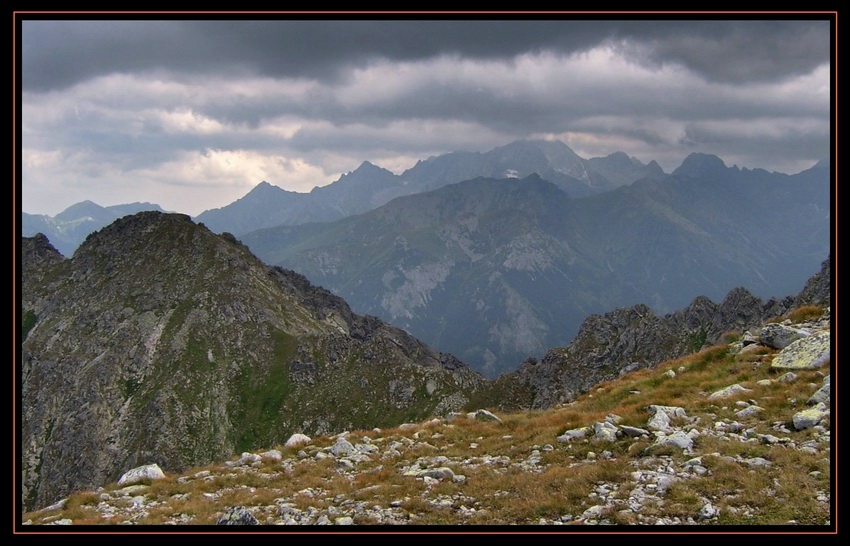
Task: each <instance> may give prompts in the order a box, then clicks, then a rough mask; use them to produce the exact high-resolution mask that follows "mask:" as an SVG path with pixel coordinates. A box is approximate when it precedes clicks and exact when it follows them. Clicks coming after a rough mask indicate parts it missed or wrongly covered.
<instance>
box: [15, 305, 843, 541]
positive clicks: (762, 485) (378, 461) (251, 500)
mask: <svg viewBox="0 0 850 546" xmlns="http://www.w3.org/2000/svg"><path fill="white" fill-rule="evenodd" d="M810 312H811V313H813V312H814V311H810ZM773 354H775V351H773V350H770V349H766V348H761V349H758V350H756V351H754V352H751V353H747V354H745V355H735V354H731V353H730V351H729V348H728V347H727V346H726V345H719V346H715V347H709V348H707V349H704V350H702V351H700V352H699V353H696V354H694V355H689V356H687V357H683V358H679V359H676V360H673V361H669V362H666V363H663V364H662V365H660V366H658V367H656V368H655V369H644V370H639V371H636V372H634V373H631V374H628V375H626V376H624V377H621V378H618V379H615V380H612V381H607V382H605V383H602V384H600V385H598V386H596V387H595V388H594V389H592V390H591V391H590V392H588V393H586V394H584V395H582V396H579V397H578V398H577V399H576V400H575V401H574V402H572V403H570V404H566V405H563V406H561V407H558V408H554V409H550V410H546V411H529V412H516V413H502V412H498V411H494V413H497V415H499V417H500V418H501V419H502V422H501V423H498V422H487V421H479V420H475V419H468V418H460V419H457V420H454V421H452V422H450V423H441V424H432V423H426V424H421V425H419V426H417V427H414V428H403V429H399V428H396V429H387V430H383V431H381V432H380V433H374V432H372V431H353V432H352V433H351V435H350V436H349V441H351V442H352V443H359V442H360V441H361V439H362V437H363V436H369V437H371V438H373V439H376V440H377V441H378V443H377V445H379V446H380V447H381V451H384V450H385V449H386V448H387V447H388V446H389V445H390V444H392V443H393V442H400V443H402V444H403V445H404V447H402V448H401V449H400V451H401V453H400V454H399V455H397V456H393V457H388V458H381V457H380V456H377V457H373V458H372V460H370V461H367V462H361V463H358V464H357V466H356V472H354V473H349V472H344V471H341V470H340V469H339V468H337V465H336V461H335V460H334V459H332V458H327V459H324V460H315V459H314V455H315V454H316V453H318V452H319V450H320V449H321V448H324V447H328V446H330V445H332V444H333V442H334V439H332V438H330V437H325V436H322V437H317V438H314V439H313V442H312V443H311V444H310V445H308V446H298V447H295V448H285V447H282V446H277V449H279V450H280V451H281V452H282V453H283V456H284V458H288V459H290V460H289V462H288V463H287V465H286V466H284V465H281V464H280V463H276V462H272V461H264V462H263V464H262V465H260V467H259V468H256V469H254V468H251V469H245V468H226V467H224V466H222V465H208V466H204V467H198V468H193V469H191V470H189V471H187V472H185V473H184V475H185V476H190V477H191V476H194V475H195V474H196V473H197V472H199V471H201V470H207V471H209V472H210V473H211V476H212V477H211V479H208V480H204V479H198V478H192V479H189V480H188V481H186V482H185V483H178V480H177V476H176V475H172V474H169V475H168V477H167V478H166V479H164V480H159V481H156V482H153V483H151V484H150V486H149V487H148V488H147V489H146V490H145V491H143V492H142V493H140V494H144V495H146V496H147V497H148V498H154V499H158V500H159V501H160V503H161V504H159V505H157V506H156V507H154V508H152V509H150V510H148V514H147V516H146V517H144V518H143V519H139V520H138V521H137V522H138V523H141V524H156V523H162V522H164V521H168V520H169V519H185V518H184V517H181V515H185V516H187V517H189V518H191V523H193V524H211V523H214V522H215V520H216V518H217V517H218V515H219V514H220V513H221V512H223V510H224V509H226V508H227V507H229V506H235V505H241V506H246V507H249V508H250V509H251V510H252V511H254V512H255V513H256V514H257V518H258V519H259V520H260V521H261V522H263V523H265V522H266V521H268V520H269V518H272V519H274V518H276V517H277V515H278V511H279V510H278V508H277V506H278V504H280V503H282V502H286V503H289V504H291V505H292V506H294V507H295V508H296V509H299V510H304V511H306V510H308V509H311V508H312V509H315V510H320V511H321V510H328V509H329V508H335V509H336V508H337V507H338V506H339V499H345V500H348V501H351V502H365V503H367V504H368V505H369V506H371V505H377V506H380V507H384V508H387V507H389V506H390V504H391V503H393V502H401V506H400V510H404V511H406V512H409V513H410V514H411V518H412V519H411V520H410V521H409V523H412V524H422V525H446V524H458V523H464V524H470V525H477V524H486V525H494V524H496V525H498V524H535V523H537V521H538V520H539V519H540V518H545V519H547V520H557V519H559V518H560V517H561V516H564V515H570V516H572V517H578V516H580V515H581V514H582V513H583V512H584V511H585V510H586V509H587V508H589V507H590V506H593V505H594V504H595V501H594V497H592V496H591V494H592V493H593V491H594V489H596V487H598V485H599V484H602V483H606V484H616V485H619V486H620V489H619V490H618V492H617V493H616V494H615V496H616V497H617V498H619V499H621V500H623V499H626V498H627V497H628V492H629V491H630V490H631V489H632V488H633V487H634V484H633V483H632V478H631V472H632V471H633V470H635V469H636V468H641V466H640V465H641V464H650V463H645V460H646V459H645V458H646V456H647V455H648V454H649V453H652V454H653V455H655V456H656V457H664V458H665V460H667V461H668V463H669V464H674V465H680V466H681V465H682V463H683V462H684V461H685V460H687V459H688V458H691V457H693V456H695V455H701V456H702V458H703V463H702V464H703V465H704V466H705V467H706V468H707V469H708V471H709V473H708V474H707V475H705V476H702V477H700V478H698V479H685V480H680V481H676V482H675V483H674V484H673V485H672V486H671V487H670V489H669V490H668V491H667V493H666V495H665V496H664V497H663V498H662V500H659V501H649V502H648V503H647V504H646V505H645V506H644V507H643V509H642V511H641V514H642V515H641V516H640V517H639V516H637V515H636V514H634V513H630V512H628V511H620V508H619V507H616V508H615V509H613V510H611V511H609V512H607V513H606V514H605V515H603V517H607V518H608V519H609V520H610V521H611V522H614V523H618V524H636V523H641V522H645V521H646V519H645V518H646V517H650V516H658V517H661V516H663V517H679V518H681V519H683V520H685V519H687V518H694V519H696V517H697V514H698V513H699V510H700V508H701V507H702V505H703V503H704V501H705V499H708V500H709V501H710V502H712V503H713V504H714V505H715V506H718V507H719V508H720V509H721V516H720V517H719V518H718V519H717V520H714V521H715V522H716V523H721V524H730V525H761V524H783V523H785V522H787V521H788V520H792V519H793V520H796V521H797V522H798V523H802V524H805V523H812V524H823V523H824V522H825V521H827V520H829V518H830V514H829V505H828V503H824V502H822V501H819V500H817V497H818V496H819V495H823V494H824V492H828V491H829V489H830V481H831V473H830V464H829V457H830V453H829V451H828V446H825V445H823V442H822V441H820V443H817V446H818V447H817V450H816V451H815V452H814V453H807V452H805V451H800V450H799V449H795V448H792V447H789V446H787V445H783V444H771V445H769V444H766V443H762V442H760V441H742V440H741V439H738V438H735V439H729V437H728V436H727V438H726V439H722V438H718V437H714V436H712V435H710V434H702V435H700V436H697V438H696V439H695V448H694V451H695V453H693V454H685V453H683V452H682V450H680V449H677V448H669V447H664V448H653V447H652V442H653V439H652V437H651V436H650V438H648V439H621V440H618V441H616V442H614V443H607V442H599V441H596V440H594V439H593V438H592V433H591V434H590V435H589V436H588V437H587V438H585V439H580V440H574V441H571V442H568V443H558V442H557V441H556V438H557V436H559V435H561V434H563V433H564V432H565V431H566V430H569V429H574V428H579V427H585V426H587V427H592V426H593V424H594V423H595V422H597V421H603V420H605V418H606V416H608V415H609V414H616V415H618V416H620V417H621V418H622V421H621V424H628V425H632V426H637V427H642V428H646V423H647V420H648V419H649V418H650V414H649V412H648V411H647V407H648V406H649V405H651V404H658V405H668V406H681V407H684V408H685V409H686V412H687V415H688V416H689V417H693V418H697V419H698V421H697V425H698V426H699V427H700V428H702V429H711V428H712V426H713V423H714V422H717V421H722V420H724V419H729V420H737V421H740V422H741V423H743V424H744V426H745V427H748V428H753V429H754V432H755V433H756V434H772V435H775V436H778V437H786V436H787V437H792V438H793V441H794V442H795V443H796V444H798V445H799V444H801V443H803V442H806V441H809V440H816V439H818V438H819V434H818V432H817V431H814V430H804V431H793V427H792V426H791V420H792V418H793V415H794V414H795V413H796V412H797V411H800V410H801V409H804V408H806V407H807V406H806V405H805V401H806V400H807V399H808V398H809V397H810V396H811V394H812V393H814V391H815V390H817V388H819V387H820V386H821V385H822V383H823V375H824V374H825V372H822V371H812V370H803V371H799V372H795V373H796V374H797V379H796V380H795V381H794V382H792V383H781V382H778V381H776V379H777V377H778V376H779V375H780V374H779V372H776V371H773V370H771V369H770V368H769V364H768V362H767V361H768V360H769V359H770V358H771V357H772V355H773ZM669 370H673V371H674V372H675V377H672V378H671V377H668V376H667V375H665V374H666V372H667V371H669ZM761 379H771V380H772V382H771V383H770V384H769V385H758V384H757V381H759V380H761ZM734 383H739V384H741V385H742V386H744V387H746V388H748V389H751V391H749V392H745V393H740V394H737V395H735V396H731V397H728V398H724V399H719V400H709V399H708V396H709V395H710V394H711V393H712V392H714V391H716V390H720V389H722V388H725V387H728V386H729V385H732V384H734ZM749 400H754V401H755V402H756V403H757V404H758V405H759V406H760V407H762V408H764V410H763V411H762V412H761V413H759V414H758V415H756V416H754V417H749V418H737V417H736V416H735V412H737V411H738V410H739V409H740V408H741V406H739V405H738V404H736V402H740V401H749ZM491 411H493V410H491ZM776 423H779V424H784V425H785V426H786V427H788V428H789V429H791V430H792V432H790V433H783V432H779V431H777V430H776V428H775V424H776ZM676 424H679V425H686V424H688V422H686V421H678V422H676ZM822 424H823V425H824V426H827V427H828V426H829V419H827V420H826V421H824V423H822ZM413 439H416V441H415V442H412V441H411V440H413ZM423 442H427V443H428V444H429V445H430V446H425V445H423ZM473 443H474V444H477V447H475V448H471V447H470V445H471V444H473ZM411 444H413V447H410V445H411ZM546 444H550V445H552V446H553V449H551V450H548V451H547V450H545V449H543V446H545V445H546ZM533 449H540V460H541V465H540V466H539V467H537V471H529V470H526V469H523V468H520V467H518V465H519V464H520V463H521V462H522V461H525V460H526V459H527V458H528V457H529V456H530V455H531V452H532V450H533ZM547 449H548V448H547ZM300 450H304V451H305V452H306V453H307V454H308V457H307V458H304V459H297V458H296V453H297V452H298V451H300ZM605 450H607V451H610V452H611V456H612V459H602V458H599V459H598V460H596V461H588V460H587V455H588V453H589V452H590V451H593V452H595V453H596V454H597V455H599V454H601V453H602V452H603V451H605ZM258 451H259V450H258ZM715 452H716V453H719V454H721V455H723V456H727V457H733V458H740V459H749V458H753V457H762V458H764V459H766V460H767V461H769V462H770V463H771V465H770V466H768V467H765V468H758V469H751V468H750V467H748V466H747V465H746V464H745V463H744V462H741V461H738V460H736V461H734V462H729V461H726V460H723V459H721V458H720V457H716V456H713V455H711V453H715ZM503 455H507V456H508V457H509V458H510V464H507V465H506V464H489V465H488V464H476V465H468V464H464V463H463V461H465V460H469V459H474V460H475V461H477V462H480V461H481V458H482V457H485V456H491V457H498V456H503ZM436 456H444V457H448V459H449V462H447V463H444V465H445V466H448V467H449V468H451V469H452V470H453V471H454V472H455V473H456V474H463V475H465V476H466V480H465V481H462V482H460V483H455V482H452V481H450V480H446V481H442V482H438V483H433V482H429V483H426V481H425V480H422V479H417V478H415V477H413V476H404V475H403V472H402V471H403V469H404V468H405V467H408V466H410V465H411V464H413V463H414V462H415V461H416V460H417V458H419V457H426V458H431V457H436ZM665 464H666V463H665ZM116 489H118V488H117V487H116V486H115V485H110V486H108V487H106V488H105V490H106V491H108V492H110V491H115V490H116ZM308 489H309V490H312V491H313V492H314V494H313V495H312V496H311V495H308V494H306V493H300V492H302V491H305V490H308ZM209 495H214V496H215V497H216V498H210V497H209ZM437 499H441V500H445V499H452V500H453V501H452V506H450V507H448V506H443V505H441V506H437V505H435V504H434V502H433V501H435V500H437ZM469 499H471V500H469ZM98 502H99V494H97V493H93V492H81V493H76V494H74V495H71V496H70V497H69V499H68V503H67V505H66V507H65V509H64V510H62V511H60V512H56V511H53V512H47V511H41V512H33V513H31V514H24V520H26V519H32V520H33V522H36V523H38V522H40V521H42V520H43V519H44V518H45V517H48V518H49V517H51V516H59V517H63V518H71V519H73V521H74V523H75V524H78V523H118V522H119V521H120V520H121V519H122V517H124V518H126V516H121V517H116V518H112V519H111V520H103V519H102V518H100V516H99V514H97V512H96V511H95V510H94V508H95V506H97V504H98ZM110 502H112V503H113V504H114V505H119V504H121V503H124V504H127V503H129V500H123V501H122V500H118V499H113V500H112V501H110ZM461 504H462V505H464V506H465V507H466V508H467V509H469V508H474V511H469V512H466V514H467V515H466V516H461V515H459V512H460V510H459V506H460V505H461ZM621 506H622V505H621ZM331 519H333V518H331ZM355 522H356V523H358V524H372V523H376V522H377V520H375V519H374V518H372V517H371V516H363V515H355Z"/></svg>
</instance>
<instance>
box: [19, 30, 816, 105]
mask: <svg viewBox="0 0 850 546" xmlns="http://www.w3.org/2000/svg"><path fill="white" fill-rule="evenodd" d="M828 29H829V23H828V22H827V21H747V22H736V21H688V22H682V21H612V20H608V21H562V20H546V21H522V20H516V21H428V20H415V21H353V20H352V21H167V20H166V21H35V20H28V21H24V22H23V37H22V38H23V52H22V55H23V65H24V67H25V68H24V71H23V86H24V89H26V90H32V91H48V90H51V89H62V88H65V87H68V86H71V85H74V84H75V83H79V82H80V81H83V80H85V79H88V78H92V77H96V76H99V75H105V74H110V73H116V72H118V73H128V72H139V71H141V72H144V71H152V70H168V71H174V72H181V73H184V74H214V73H219V72H225V73H230V74H233V75H239V74H257V75H264V76H269V77H286V78H311V79H318V80H322V81H334V80H335V79H337V78H339V77H340V76H341V75H343V74H344V73H345V71H347V70H349V69H351V68H354V67H362V66H366V65H368V64H369V63H370V62H374V61H377V60H388V61H417V60H423V59H429V58H433V57H438V56H441V55H457V56H460V57H466V58H473V59H483V60H487V59H511V58H513V57H514V56H516V55H520V54H523V53H529V52H531V53H536V52H541V51H552V52H556V53H559V54H563V55H570V54H573V53H576V52H583V51H587V50H589V49H591V48H593V47H596V46H598V45H600V44H603V43H611V44H612V45H614V46H616V47H619V48H621V49H622V50H623V51H624V52H625V53H627V54H628V55H629V56H630V57H631V58H633V59H634V60H635V61H637V62H642V63H648V64H656V65H663V64H665V63H680V64H682V65H684V66H686V67H688V68H689V69H691V70H693V71H695V72H697V73H700V74H702V75H703V76H704V77H705V78H706V79H709V80H713V81H730V82H744V81H770V80H776V79H782V78H785V77H789V76H794V75H798V74H804V73H807V72H809V71H811V70H812V69H813V68H814V67H816V66H817V65H819V64H821V63H824V62H827V61H828V60H829V54H830V51H829V43H828V41H825V40H824V39H823V36H824V33H826V32H828Z"/></svg>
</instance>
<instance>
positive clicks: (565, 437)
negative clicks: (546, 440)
mask: <svg viewBox="0 0 850 546" xmlns="http://www.w3.org/2000/svg"><path fill="white" fill-rule="evenodd" d="M589 432H590V427H581V428H574V429H570V430H568V431H566V432H565V433H563V434H561V435H560V436H558V437H557V438H555V439H556V440H558V441H559V442H569V441H570V440H579V439H581V438H584V437H585V436H587V434H588V433H589Z"/></svg>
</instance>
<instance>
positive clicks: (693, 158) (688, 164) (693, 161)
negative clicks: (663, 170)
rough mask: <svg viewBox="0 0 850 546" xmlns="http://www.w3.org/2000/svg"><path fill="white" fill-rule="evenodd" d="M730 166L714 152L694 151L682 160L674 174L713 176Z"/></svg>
mask: <svg viewBox="0 0 850 546" xmlns="http://www.w3.org/2000/svg"><path fill="white" fill-rule="evenodd" d="M728 168H729V167H727V166H726V164H725V163H724V162H723V160H722V159H720V158H719V157H717V156H716V155H712V154H703V153H699V152H694V153H692V154H691V155H689V156H688V157H686V158H685V160H684V161H683V162H682V164H681V165H680V166H679V168H678V169H676V170H675V171H673V175H674V176H688V177H699V176H711V175H715V174H722V173H724V172H726V170H727V169H728Z"/></svg>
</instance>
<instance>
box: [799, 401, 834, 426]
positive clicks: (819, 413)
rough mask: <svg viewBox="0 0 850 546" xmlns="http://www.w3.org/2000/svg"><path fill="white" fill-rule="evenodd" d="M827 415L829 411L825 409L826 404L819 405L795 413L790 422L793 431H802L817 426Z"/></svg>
mask: <svg viewBox="0 0 850 546" xmlns="http://www.w3.org/2000/svg"><path fill="white" fill-rule="evenodd" d="M827 415H829V410H828V409H827V407H826V404H824V403H820V404H818V405H816V406H815V407H813V408H809V409H806V410H803V411H801V412H798V413H795V414H794V417H792V419H791V420H792V422H793V423H794V428H795V429H797V430H804V429H807V428H812V427H813V426H815V425H817V424H818V423H820V422H821V421H822V420H823V418H824V417H826V416H827Z"/></svg>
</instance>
